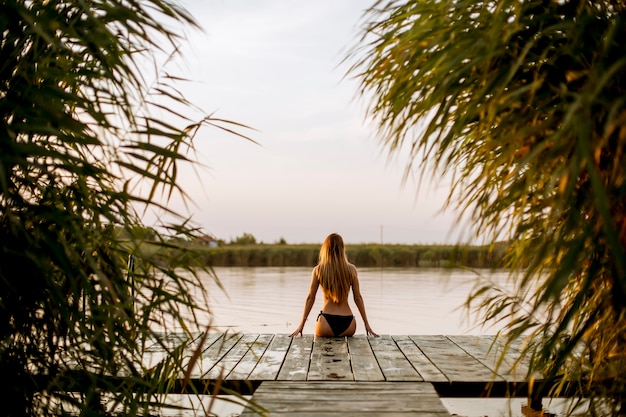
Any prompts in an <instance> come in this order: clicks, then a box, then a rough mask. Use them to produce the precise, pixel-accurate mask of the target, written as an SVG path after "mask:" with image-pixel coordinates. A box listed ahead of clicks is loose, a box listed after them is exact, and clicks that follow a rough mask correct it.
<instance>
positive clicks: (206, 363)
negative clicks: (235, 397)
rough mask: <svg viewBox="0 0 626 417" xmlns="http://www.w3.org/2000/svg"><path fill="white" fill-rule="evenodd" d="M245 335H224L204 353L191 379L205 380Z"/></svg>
mask: <svg viewBox="0 0 626 417" xmlns="http://www.w3.org/2000/svg"><path fill="white" fill-rule="evenodd" d="M242 336H243V335H242V334H239V333H235V334H224V335H223V337H221V338H219V339H218V340H217V341H216V342H214V343H213V344H212V345H211V346H209V347H208V348H207V349H205V350H204V352H202V355H201V356H200V358H198V362H197V364H196V367H195V369H194V370H193V371H192V372H191V375H190V376H191V378H205V379H206V375H207V374H208V373H209V372H210V371H211V369H213V367H214V366H215V365H216V364H217V363H219V361H220V360H221V359H222V357H224V355H226V354H227V353H228V351H230V349H232V347H233V346H234V345H235V344H236V343H237V342H238V341H239V339H241V337H242Z"/></svg>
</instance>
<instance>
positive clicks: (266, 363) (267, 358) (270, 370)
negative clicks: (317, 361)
mask: <svg viewBox="0 0 626 417" xmlns="http://www.w3.org/2000/svg"><path fill="white" fill-rule="evenodd" d="M290 345H291V337H289V336H287V335H285V334H277V335H275V336H274V338H273V339H272V342H271V343H270V345H269V346H268V347H267V349H266V350H265V353H263V356H262V357H261V359H260V360H259V363H258V364H257V365H256V367H255V368H254V370H253V371H252V373H251V374H250V376H249V378H248V379H249V380H251V381H269V380H274V379H276V378H277V376H278V372H279V371H280V368H281V367H282V365H283V361H284V360H285V356H286V355H287V351H288V350H289V346H290Z"/></svg>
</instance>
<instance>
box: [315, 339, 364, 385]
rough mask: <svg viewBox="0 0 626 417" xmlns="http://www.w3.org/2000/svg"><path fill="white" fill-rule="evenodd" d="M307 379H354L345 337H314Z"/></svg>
mask: <svg viewBox="0 0 626 417" xmlns="http://www.w3.org/2000/svg"><path fill="white" fill-rule="evenodd" d="M307 380H308V381H328V380H331V381H332V380H343V381H353V380H354V375H353V374H352V366H351V365H350V354H349V353H348V343H347V342H346V338H345V337H316V338H315V339H314V341H313V350H312V352H311V365H310V366H309V373H308V375H307Z"/></svg>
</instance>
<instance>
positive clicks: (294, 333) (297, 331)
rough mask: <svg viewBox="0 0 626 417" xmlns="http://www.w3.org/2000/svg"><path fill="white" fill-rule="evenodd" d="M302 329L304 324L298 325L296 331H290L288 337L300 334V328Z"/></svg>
mask: <svg viewBox="0 0 626 417" xmlns="http://www.w3.org/2000/svg"><path fill="white" fill-rule="evenodd" d="M303 329H304V324H301V325H299V326H298V328H297V329H296V331H295V332H293V333H291V334H290V335H289V337H294V336H297V335H300V336H302V330H303Z"/></svg>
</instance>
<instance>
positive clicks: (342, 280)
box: [315, 233, 356, 303]
mask: <svg viewBox="0 0 626 417" xmlns="http://www.w3.org/2000/svg"><path fill="white" fill-rule="evenodd" d="M315 273H316V275H317V279H318V280H319V282H320V285H321V286H322V288H324V290H325V291H326V292H327V294H328V295H329V296H330V298H331V299H332V300H333V301H334V302H336V303H338V302H340V300H344V299H346V298H347V297H348V292H349V291H350V286H351V285H352V280H353V278H354V275H355V273H356V268H355V267H354V265H352V264H351V263H350V262H348V256H347V255H346V250H345V247H344V244H343V239H342V238H341V236H340V235H338V234H337V233H331V234H330V235H328V236H327V237H326V239H325V240H324V243H323V244H322V247H321V248H320V254H319V259H318V263H317V267H316V268H315Z"/></svg>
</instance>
